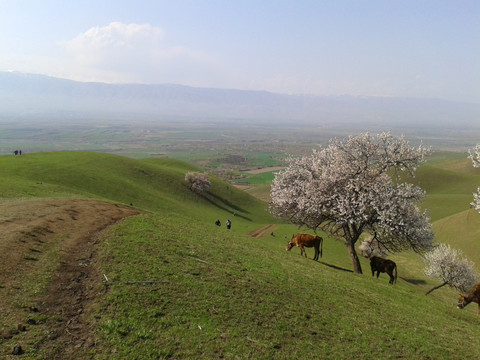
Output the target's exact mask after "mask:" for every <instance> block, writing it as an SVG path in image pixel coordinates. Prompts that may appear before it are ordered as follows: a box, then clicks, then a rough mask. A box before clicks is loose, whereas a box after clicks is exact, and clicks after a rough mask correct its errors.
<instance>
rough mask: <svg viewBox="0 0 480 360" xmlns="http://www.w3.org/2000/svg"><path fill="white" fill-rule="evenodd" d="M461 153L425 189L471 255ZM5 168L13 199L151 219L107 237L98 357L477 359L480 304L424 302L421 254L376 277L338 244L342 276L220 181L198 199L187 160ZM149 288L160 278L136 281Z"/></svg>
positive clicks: (423, 178) (81, 158)
mask: <svg viewBox="0 0 480 360" xmlns="http://www.w3.org/2000/svg"><path fill="white" fill-rule="evenodd" d="M452 159H453V160H452ZM458 159H459V158H456V157H455V156H451V155H450V154H449V155H448V156H447V158H441V157H439V158H438V159H437V160H436V162H431V163H429V164H427V165H426V166H424V167H422V168H421V169H420V170H419V173H418V176H417V178H416V181H418V183H419V184H420V185H421V186H422V187H423V188H425V189H426V190H427V194H428V195H427V200H426V202H425V204H424V206H425V207H427V208H429V209H430V210H431V212H432V218H433V219H434V220H435V222H434V231H435V234H436V239H437V241H439V240H441V241H442V242H444V241H445V242H448V243H450V244H452V245H453V246H454V247H458V248H462V249H464V251H465V252H466V254H467V255H471V254H473V253H476V252H478V251H477V249H478V248H479V245H478V244H479V240H480V233H479V230H478V229H480V214H478V213H477V212H475V211H473V210H470V209H468V205H466V204H465V202H467V204H468V202H470V201H471V192H472V191H473V190H472V187H473V188H474V190H475V189H476V186H478V185H480V175H479V173H478V172H477V171H475V170H474V171H472V170H471V169H469V168H468V166H467V165H468V162H464V163H463V164H460V165H459V161H460V160H458ZM462 161H463V160H462ZM460 162H461V161H460ZM0 169H1V177H0V195H1V196H2V197H5V198H18V197H27V198H30V197H90V198H100V199H103V200H109V201H114V202H120V203H125V204H129V203H130V202H132V203H133V205H134V206H137V207H139V208H142V209H145V210H148V211H149V212H150V213H149V214H148V215H144V216H138V217H134V218H130V219H127V220H126V221H123V222H121V223H119V224H118V225H116V226H114V227H112V228H110V229H109V231H108V232H107V233H106V234H104V236H103V237H102V238H101V239H100V240H99V250H100V254H101V259H102V263H103V264H104V265H103V272H104V273H105V274H106V275H107V276H108V278H109V280H110V283H109V285H105V286H102V287H101V288H99V289H98V293H99V296H98V298H97V301H96V303H95V307H94V314H93V316H92V319H91V321H92V322H94V323H95V328H96V336H97V337H98V339H97V340H98V341H97V343H96V346H95V347H94V348H93V349H92V356H93V357H94V358H95V359H111V358H115V359H132V358H137V359H164V358H165V359H167V358H176V359H217V358H225V359H234V358H241V359H318V358H325V359H352V358H357V359H367V358H368V359H371V358H383V359H398V358H405V359H474V358H476V357H477V356H478V351H479V350H480V338H479V337H478V328H479V326H480V317H479V316H477V315H476V310H477V309H476V305H475V304H473V305H470V306H469V307H467V308H466V309H465V310H463V311H460V310H457V309H456V308H455V304H456V298H457V294H456V293H455V292H454V291H453V290H452V289H449V288H442V289H441V290H438V291H435V292H434V293H432V294H431V295H429V296H425V295H424V293H425V292H426V291H427V290H428V289H429V288H431V287H433V286H435V285H438V282H436V281H435V280H431V279H428V278H426V277H425V275H424V274H423V262H422V259H421V257H420V256H418V255H416V254H412V253H410V252H405V253H401V254H395V255H393V256H392V257H391V258H392V259H393V260H394V261H396V262H397V264H398V271H399V279H398V283H397V284H396V285H395V286H390V285H388V278H387V276H386V275H385V274H382V275H381V276H380V278H379V279H376V278H372V277H371V274H370V272H369V267H368V263H367V261H366V260H365V259H361V262H362V267H363V270H364V274H363V275H355V274H353V273H351V272H349V271H345V270H349V269H351V267H352V266H351V263H350V260H349V257H348V255H347V251H346V249H345V246H344V245H343V244H342V243H341V242H339V241H335V240H333V239H330V238H328V237H326V239H325V243H324V256H323V258H322V259H320V260H321V261H322V262H324V263H325V264H329V265H333V266H335V268H334V267H330V266H327V265H325V264H322V263H320V262H314V261H312V260H311V257H312V255H313V254H312V250H311V249H308V250H307V254H308V256H309V259H305V258H303V257H301V256H300V255H299V253H300V252H299V250H298V249H296V248H295V249H293V250H292V251H291V252H286V251H285V245H286V242H287V240H288V239H290V237H291V234H292V233H294V232H297V231H298V229H296V228H295V227H293V226H291V225H287V224H282V223H280V222H278V220H275V219H273V218H272V217H271V216H270V215H269V214H268V213H267V211H266V209H267V205H266V203H264V202H261V201H259V200H257V199H256V198H254V197H252V196H250V195H248V194H246V193H245V192H242V191H239V190H237V189H235V188H234V187H233V186H230V185H228V184H226V183H224V182H222V181H220V180H218V179H216V178H211V180H212V188H211V190H210V192H209V194H207V195H205V196H198V195H195V194H193V193H191V192H190V191H189V190H188V189H187V188H186V186H185V184H184V181H183V179H184V176H185V173H186V172H188V171H198V169H197V168H195V167H193V166H191V165H188V164H186V163H182V162H179V161H177V160H172V159H144V160H135V159H131V158H124V157H121V156H114V155H105V154H96V153H84V152H62V153H42V154H28V155H25V156H23V155H22V157H14V156H4V157H0ZM263 186H264V189H265V185H263ZM264 191H265V190H264ZM232 212H236V214H237V216H235V217H232ZM217 218H219V219H220V220H221V221H222V226H221V227H217V226H215V225H214V224H213V222H214V221H215V220H216V219H217ZM226 218H231V220H232V221H233V227H232V229H231V230H230V231H228V230H227V229H226V228H225V226H224V225H223V224H224V223H225V220H226ZM266 224H276V227H275V228H274V230H273V231H274V233H275V237H272V236H270V235H269V234H267V235H265V236H264V237H262V238H260V239H254V238H251V237H249V236H248V235H247V234H248V233H249V232H250V231H252V230H254V229H257V228H260V227H262V226H264V225H266ZM472 260H475V261H477V257H475V258H472ZM478 261H480V258H478ZM342 269H344V270H342ZM146 280H150V281H152V280H155V281H160V282H159V283H157V284H150V285H142V284H133V285H127V284H125V283H124V282H126V281H146Z"/></svg>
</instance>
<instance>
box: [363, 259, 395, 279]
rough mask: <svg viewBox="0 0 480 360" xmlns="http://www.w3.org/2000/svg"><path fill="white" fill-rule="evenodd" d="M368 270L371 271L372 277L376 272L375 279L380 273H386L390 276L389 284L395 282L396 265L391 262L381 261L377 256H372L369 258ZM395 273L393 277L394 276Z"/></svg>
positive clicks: (387, 260)
mask: <svg viewBox="0 0 480 360" xmlns="http://www.w3.org/2000/svg"><path fill="white" fill-rule="evenodd" d="M370 268H371V269H372V276H374V275H375V271H376V272H377V278H378V276H379V275H380V273H381V272H384V273H387V274H388V275H389V276H390V281H389V282H388V283H389V284H392V285H393V284H394V283H395V282H397V264H395V263H394V262H393V261H392V260H389V259H383V258H381V257H378V256H372V257H371V258H370ZM394 271H395V275H394Z"/></svg>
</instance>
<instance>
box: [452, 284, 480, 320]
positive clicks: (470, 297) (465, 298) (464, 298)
mask: <svg viewBox="0 0 480 360" xmlns="http://www.w3.org/2000/svg"><path fill="white" fill-rule="evenodd" d="M472 301H473V302H475V303H477V304H478V315H480V282H479V283H476V284H475V285H474V286H473V287H472V288H471V289H470V290H469V291H468V293H467V295H465V294H461V295H460V298H459V299H458V305H457V308H459V309H463V308H464V307H465V306H467V305H468V304H470V303H471V302H472Z"/></svg>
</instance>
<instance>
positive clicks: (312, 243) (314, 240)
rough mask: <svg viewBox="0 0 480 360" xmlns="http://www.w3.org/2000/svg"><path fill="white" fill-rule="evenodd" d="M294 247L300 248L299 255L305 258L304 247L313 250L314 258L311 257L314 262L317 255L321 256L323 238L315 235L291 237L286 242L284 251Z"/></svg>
mask: <svg viewBox="0 0 480 360" xmlns="http://www.w3.org/2000/svg"><path fill="white" fill-rule="evenodd" d="M294 246H298V247H299V248H300V255H305V257H307V252H306V251H305V249H304V247H308V248H310V247H313V248H315V256H314V257H313V260H315V261H316V260H318V255H320V257H322V255H323V238H322V237H320V236H317V235H310V234H297V235H292V239H291V240H290V241H289V242H288V244H287V247H286V248H285V250H287V251H290V250H292V248H293V247H294Z"/></svg>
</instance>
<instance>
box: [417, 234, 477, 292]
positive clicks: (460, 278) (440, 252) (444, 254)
mask: <svg viewBox="0 0 480 360" xmlns="http://www.w3.org/2000/svg"><path fill="white" fill-rule="evenodd" d="M424 260H425V270H424V271H425V275H427V276H428V277H431V278H434V279H439V280H441V281H442V284H440V285H438V286H435V287H434V288H432V289H430V290H429V291H427V293H426V294H425V295H428V294H430V293H431V292H432V291H434V290H437V289H440V288H441V287H442V286H445V285H449V286H451V287H454V288H456V289H457V290H460V291H461V292H465V291H467V290H468V289H469V288H470V287H471V286H472V285H473V284H475V281H476V279H477V274H476V273H475V270H474V265H473V263H472V262H471V261H468V260H467V259H465V258H463V256H462V252H461V251H460V250H455V249H452V248H450V245H446V244H440V245H439V246H437V247H435V248H434V249H433V250H431V251H429V252H427V253H426V254H425V258H424Z"/></svg>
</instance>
